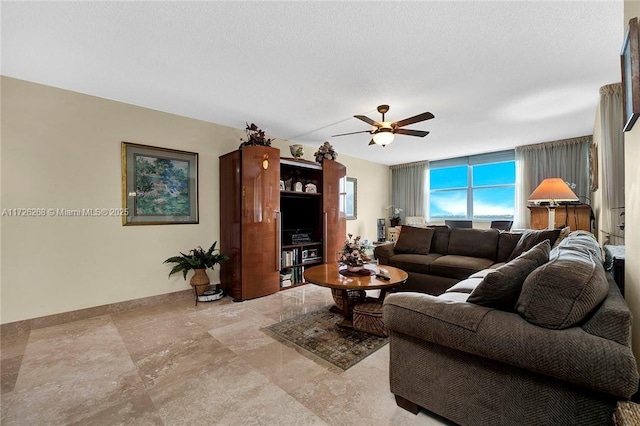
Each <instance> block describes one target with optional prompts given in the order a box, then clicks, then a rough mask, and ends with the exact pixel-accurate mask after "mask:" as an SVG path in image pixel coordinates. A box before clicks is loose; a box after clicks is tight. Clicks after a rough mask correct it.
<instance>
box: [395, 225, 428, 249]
mask: <svg viewBox="0 0 640 426" xmlns="http://www.w3.org/2000/svg"><path fill="white" fill-rule="evenodd" d="M433 232H434V231H433V229H431V228H416V227H415V226H406V225H405V226H403V227H402V230H401V231H400V236H398V241H397V242H396V246H395V248H394V251H395V252H396V253H411V254H429V248H430V247H431V239H432V238H433Z"/></svg>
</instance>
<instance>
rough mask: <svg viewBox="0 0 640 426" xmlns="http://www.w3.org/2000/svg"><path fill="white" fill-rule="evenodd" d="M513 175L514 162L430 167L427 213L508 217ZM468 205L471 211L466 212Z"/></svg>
mask: <svg viewBox="0 0 640 426" xmlns="http://www.w3.org/2000/svg"><path fill="white" fill-rule="evenodd" d="M469 168H470V169H471V170H469ZM515 175H516V171H515V161H506V162H501V163H490V164H479V165H474V166H467V165H463V166H455V167H444V168H438V169H432V170H430V190H431V191H430V198H429V207H430V216H431V218H447V219H449V218H450V219H467V218H473V219H476V220H483V219H486V220H491V219H512V218H513V214H514V210H515V207H514V206H515ZM469 180H471V181H472V182H469ZM469 198H471V200H470V201H471V202H470V203H468V199H469ZM469 205H470V208H471V210H472V211H467V210H468V208H467V206H469Z"/></svg>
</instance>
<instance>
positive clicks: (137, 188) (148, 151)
mask: <svg viewBox="0 0 640 426" xmlns="http://www.w3.org/2000/svg"><path fill="white" fill-rule="evenodd" d="M121 154H122V207H123V209H124V212H125V214H123V215H122V224H123V225H170V224H194V223H198V222H199V218H198V153H196V152H188V151H179V150H175V149H168V148H158V147H154V146H149V145H140V144H135V143H130V142H122V144H121Z"/></svg>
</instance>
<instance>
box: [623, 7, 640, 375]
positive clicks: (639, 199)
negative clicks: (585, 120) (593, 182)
mask: <svg viewBox="0 0 640 426" xmlns="http://www.w3.org/2000/svg"><path fill="white" fill-rule="evenodd" d="M634 17H640V2H637V1H625V2H624V23H622V28H621V29H620V46H622V40H623V37H624V33H625V31H626V29H627V23H628V22H629V19H631V18H634ZM624 158H625V167H624V169H625V176H624V178H625V209H624V211H625V230H624V233H625V240H624V241H625V278H624V279H625V299H626V300H627V304H628V305H629V308H630V309H631V312H632V313H633V325H632V344H633V353H634V355H635V357H636V361H637V362H638V366H639V368H640V263H639V262H638V261H637V260H638V259H640V167H638V158H640V124H639V123H636V125H635V126H634V127H633V129H631V131H629V132H627V133H625V137H624Z"/></svg>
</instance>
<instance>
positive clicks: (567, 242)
mask: <svg viewBox="0 0 640 426" xmlns="http://www.w3.org/2000/svg"><path fill="white" fill-rule="evenodd" d="M557 247H558V248H561V249H571V250H576V251H581V252H587V253H590V254H591V255H592V256H593V258H594V259H597V260H598V261H599V262H602V249H601V248H600V246H599V245H598V241H597V240H596V237H595V236H594V235H593V234H592V233H591V232H587V231H573V232H572V233H570V234H569V236H568V237H567V238H566V239H564V240H563V241H562V242H561V243H560V244H558V246H557Z"/></svg>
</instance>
